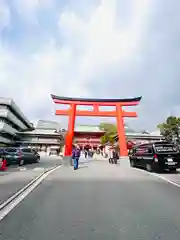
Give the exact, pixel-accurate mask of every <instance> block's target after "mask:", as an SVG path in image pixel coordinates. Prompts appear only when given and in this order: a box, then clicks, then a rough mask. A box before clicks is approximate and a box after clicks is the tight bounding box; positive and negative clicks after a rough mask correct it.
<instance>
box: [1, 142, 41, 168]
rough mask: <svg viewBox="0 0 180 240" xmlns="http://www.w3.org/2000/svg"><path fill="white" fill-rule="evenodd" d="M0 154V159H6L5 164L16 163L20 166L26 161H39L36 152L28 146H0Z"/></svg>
mask: <svg viewBox="0 0 180 240" xmlns="http://www.w3.org/2000/svg"><path fill="white" fill-rule="evenodd" d="M0 156H1V158H2V159H6V161H7V165H12V164H18V165H19V166H22V165H24V164H27V163H38V162H39V161H40V155H39V154H38V152H37V151H36V150H35V149H32V148H28V147H7V148H1V149H0Z"/></svg>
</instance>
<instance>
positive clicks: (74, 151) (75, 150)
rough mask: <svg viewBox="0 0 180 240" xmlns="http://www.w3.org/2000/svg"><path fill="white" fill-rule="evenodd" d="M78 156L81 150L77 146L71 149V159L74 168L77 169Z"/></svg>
mask: <svg viewBox="0 0 180 240" xmlns="http://www.w3.org/2000/svg"><path fill="white" fill-rule="evenodd" d="M80 156H81V150H80V148H79V147H78V146H77V147H76V148H74V149H73V152H72V159H73V162H74V170H77V169H78V167H79V158H80Z"/></svg>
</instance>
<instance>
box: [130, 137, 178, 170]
mask: <svg viewBox="0 0 180 240" xmlns="http://www.w3.org/2000/svg"><path fill="white" fill-rule="evenodd" d="M129 160H130V165H131V167H143V168H145V169H146V170H147V171H150V172H151V171H158V172H159V171H162V170H170V171H176V169H177V168H180V151H179V147H178V146H177V145H175V144H173V143H169V142H164V141H161V142H154V143H148V144H141V145H138V146H134V147H133V148H132V149H131V150H130V152H129Z"/></svg>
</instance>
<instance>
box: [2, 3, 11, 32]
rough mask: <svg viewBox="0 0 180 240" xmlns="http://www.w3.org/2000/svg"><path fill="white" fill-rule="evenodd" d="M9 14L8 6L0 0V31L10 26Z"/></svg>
mask: <svg viewBox="0 0 180 240" xmlns="http://www.w3.org/2000/svg"><path fill="white" fill-rule="evenodd" d="M10 22H11V15H10V10H9V7H8V6H7V5H6V3H5V1H4V0H1V1H0V32H1V31H2V30H3V29H4V28H6V27H9V26H10Z"/></svg>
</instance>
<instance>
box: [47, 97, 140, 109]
mask: <svg viewBox="0 0 180 240" xmlns="http://www.w3.org/2000/svg"><path fill="white" fill-rule="evenodd" d="M51 97H52V99H53V101H54V103H56V104H76V105H86V106H92V105H97V104H98V106H116V105H117V104H118V105H120V106H136V105H138V104H139V102H140V101H141V98H142V97H136V98H123V99H94V98H69V97H61V96H56V95H53V94H51Z"/></svg>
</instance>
